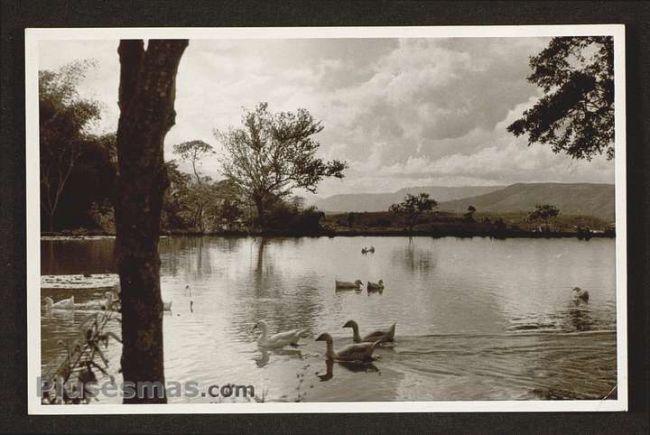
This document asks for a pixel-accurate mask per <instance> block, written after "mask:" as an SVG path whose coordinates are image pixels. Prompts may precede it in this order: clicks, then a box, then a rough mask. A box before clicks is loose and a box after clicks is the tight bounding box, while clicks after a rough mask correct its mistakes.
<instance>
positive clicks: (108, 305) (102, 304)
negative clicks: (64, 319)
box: [75, 292, 117, 311]
mask: <svg viewBox="0 0 650 435" xmlns="http://www.w3.org/2000/svg"><path fill="white" fill-rule="evenodd" d="M104 297H105V298H106V299H104V300H101V301H92V302H83V303H79V304H75V308H78V309H82V310H105V311H110V310H113V308H114V307H113V303H114V302H117V301H116V300H115V299H114V296H113V292H106V293H104Z"/></svg>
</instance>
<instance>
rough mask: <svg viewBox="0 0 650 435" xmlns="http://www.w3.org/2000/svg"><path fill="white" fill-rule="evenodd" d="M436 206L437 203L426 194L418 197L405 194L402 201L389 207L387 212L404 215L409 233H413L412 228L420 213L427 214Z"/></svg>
mask: <svg viewBox="0 0 650 435" xmlns="http://www.w3.org/2000/svg"><path fill="white" fill-rule="evenodd" d="M437 206H438V202H437V201H436V200H435V199H433V198H429V194H428V193H420V194H419V195H411V194H410V193H407V194H406V196H405V197H404V201H402V202H400V203H396V204H393V205H391V206H390V208H389V211H391V212H393V213H396V214H403V215H405V216H406V220H407V223H408V226H409V231H413V226H414V225H415V223H416V222H417V219H418V217H419V216H420V215H421V214H422V213H426V212H429V211H431V210H433V209H434V208H435V207H437Z"/></svg>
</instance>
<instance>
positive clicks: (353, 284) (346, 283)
mask: <svg viewBox="0 0 650 435" xmlns="http://www.w3.org/2000/svg"><path fill="white" fill-rule="evenodd" d="M334 284H335V285H336V288H356V289H360V288H361V287H362V286H363V282H361V280H360V279H358V280H356V281H355V282H349V281H339V280H334Z"/></svg>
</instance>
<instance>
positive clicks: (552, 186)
mask: <svg viewBox="0 0 650 435" xmlns="http://www.w3.org/2000/svg"><path fill="white" fill-rule="evenodd" d="M536 204H553V205H555V206H557V207H558V208H559V209H560V213H562V214H575V215H587V216H594V217H597V218H600V219H603V220H606V221H614V214H615V203H614V185H613V184H590V183H572V184H568V183H530V184H523V183H518V184H513V185H510V186H508V187H506V188H504V189H501V190H497V191H494V192H489V193H486V194H483V195H476V196H472V197H467V198H462V199H457V200H453V201H447V202H442V203H441V204H440V205H439V206H438V209H439V210H444V211H454V212H464V211H466V210H467V207H468V206H470V205H473V206H474V207H476V209H477V210H478V211H479V212H481V211H485V212H515V211H530V210H532V209H533V208H534V207H535V205H536Z"/></svg>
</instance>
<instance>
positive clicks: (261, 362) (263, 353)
mask: <svg viewBox="0 0 650 435" xmlns="http://www.w3.org/2000/svg"><path fill="white" fill-rule="evenodd" d="M258 350H259V353H260V354H259V357H256V358H253V359H254V360H255V364H256V365H257V367H259V368H262V367H265V366H267V365H268V363H269V362H270V361H271V355H276V356H289V357H292V358H300V359H302V352H301V351H300V349H265V348H263V347H259V346H258Z"/></svg>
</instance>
